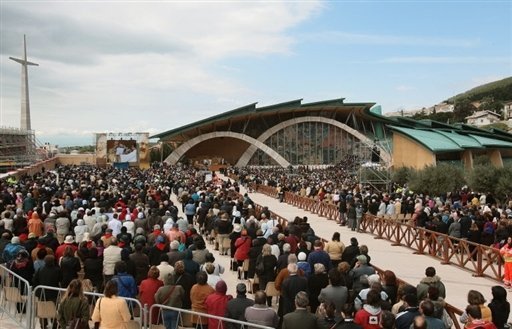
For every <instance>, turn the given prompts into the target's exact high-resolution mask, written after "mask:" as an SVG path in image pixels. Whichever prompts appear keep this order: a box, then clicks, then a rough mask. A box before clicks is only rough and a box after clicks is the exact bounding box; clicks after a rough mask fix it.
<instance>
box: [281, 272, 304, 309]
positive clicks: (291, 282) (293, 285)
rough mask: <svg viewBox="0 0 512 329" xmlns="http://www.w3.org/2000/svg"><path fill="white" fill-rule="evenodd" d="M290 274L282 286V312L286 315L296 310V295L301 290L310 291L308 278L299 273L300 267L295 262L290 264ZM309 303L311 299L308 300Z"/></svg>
mask: <svg viewBox="0 0 512 329" xmlns="http://www.w3.org/2000/svg"><path fill="white" fill-rule="evenodd" d="M287 268H288V271H289V272H290V276H289V277H288V278H286V279H285V280H284V281H283V284H282V286H281V301H280V302H282V303H283V307H282V314H280V315H281V316H284V315H286V314H288V313H290V312H293V311H294V310H295V296H296V295H297V293H298V292H299V291H306V292H307V291H308V279H306V278H305V277H304V276H299V275H297V271H298V267H297V264H295V263H290V264H288V267H287ZM308 304H309V300H308Z"/></svg>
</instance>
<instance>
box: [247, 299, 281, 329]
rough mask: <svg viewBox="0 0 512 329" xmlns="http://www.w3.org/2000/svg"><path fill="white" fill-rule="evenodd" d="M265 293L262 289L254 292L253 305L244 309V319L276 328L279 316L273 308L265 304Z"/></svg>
mask: <svg viewBox="0 0 512 329" xmlns="http://www.w3.org/2000/svg"><path fill="white" fill-rule="evenodd" d="M266 301H267V294H265V292H264V291H263V290H259V291H256V293H255V294H254V305H253V306H249V307H247V308H246V309H245V315H244V316H245V321H247V322H249V323H254V324H258V325H262V326H268V327H272V328H277V325H278V323H279V318H278V316H277V313H276V311H274V309H273V308H271V307H269V306H267V302H266Z"/></svg>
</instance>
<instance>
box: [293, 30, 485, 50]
mask: <svg viewBox="0 0 512 329" xmlns="http://www.w3.org/2000/svg"><path fill="white" fill-rule="evenodd" d="M303 37H304V38H305V39H306V40H309V41H317V42H322V43H336V44H347V45H377V46H415V47H418V46H419V47H456V48H461V47H462V48H470V47H476V46H478V45H479V44H480V39H478V38H474V39H468V38H449V37H431V36H407V35H389V34H365V33H351V32H343V31H323V32H318V33H308V34H305V35H304V36H303Z"/></svg>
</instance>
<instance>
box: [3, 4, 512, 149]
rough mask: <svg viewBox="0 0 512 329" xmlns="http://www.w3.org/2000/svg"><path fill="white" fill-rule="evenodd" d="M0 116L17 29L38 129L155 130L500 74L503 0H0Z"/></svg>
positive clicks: (508, 10)
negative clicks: (250, 108)
mask: <svg viewBox="0 0 512 329" xmlns="http://www.w3.org/2000/svg"><path fill="white" fill-rule="evenodd" d="M0 9H1V11H0V25H1V26H0V31H1V32H0V33H1V35H0V39H1V40H0V43H1V44H0V46H1V49H0V69H1V81H0V84H1V90H0V93H1V100H0V101H1V102H0V106H1V108H0V110H1V111H0V119H1V120H0V125H2V126H12V127H19V121H20V113H19V112H20V65H19V64H17V63H15V62H13V61H11V60H9V59H8V57H9V56H13V57H21V56H22V41H23V34H26V35H27V43H28V59H29V60H30V61H33V62H36V63H38V64H39V65H40V66H38V67H29V80H30V81H29V83H30V100H31V115H32V127H33V129H35V130H36V133H37V137H38V139H39V141H41V142H43V143H44V142H52V143H57V144H59V145H86V144H92V142H93V134H94V133H95V132H107V131H113V132H150V133H151V134H153V133H158V132H162V131H165V130H168V129H172V128H176V127H179V126H181V125H184V124H188V123H191V122H194V121H197V120H200V119H203V118H205V117H207V116H212V115H216V114H219V113H222V112H225V111H228V110H232V109H234V108H237V107H240V106H243V105H247V104H250V103H254V102H258V106H265V105H270V104H275V103H281V102H285V101H289V100H294V99H299V98H303V99H304V102H315V101H321V100H326V99H333V98H339V97H345V98H346V102H376V103H378V104H380V105H382V107H383V110H384V112H389V111H396V110H398V109H402V108H403V109H416V108H421V107H423V106H431V105H433V104H435V103H438V102H440V101H442V100H444V99H446V98H448V97H450V96H452V95H454V94H457V93H459V92H462V91H465V90H467V89H468V88H471V87H474V86H476V85H479V84H481V83H485V82H489V81H493V80H496V79H500V78H504V77H507V76H511V75H512V19H511V17H512V1H509V0H506V1H336V2H323V1H301V2H295V1H288V2H277V1H239V2H238V1H237V2H234V1H144V2H142V1H5V0H2V1H1V2H0Z"/></svg>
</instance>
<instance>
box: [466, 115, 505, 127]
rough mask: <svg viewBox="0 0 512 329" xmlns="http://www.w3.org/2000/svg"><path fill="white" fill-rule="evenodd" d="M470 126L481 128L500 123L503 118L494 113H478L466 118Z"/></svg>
mask: <svg viewBox="0 0 512 329" xmlns="http://www.w3.org/2000/svg"><path fill="white" fill-rule="evenodd" d="M465 120H466V123H467V124H468V125H473V126H476V127H481V126H485V125H490V124H492V123H496V122H499V121H500V120H501V117H500V115H499V114H498V113H496V112H492V111H477V112H475V113H473V114H472V115H470V116H468V117H466V118H465Z"/></svg>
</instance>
